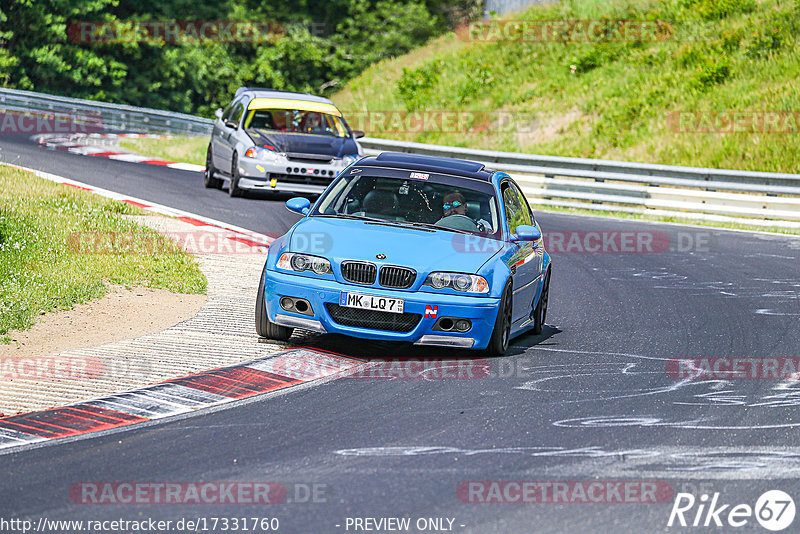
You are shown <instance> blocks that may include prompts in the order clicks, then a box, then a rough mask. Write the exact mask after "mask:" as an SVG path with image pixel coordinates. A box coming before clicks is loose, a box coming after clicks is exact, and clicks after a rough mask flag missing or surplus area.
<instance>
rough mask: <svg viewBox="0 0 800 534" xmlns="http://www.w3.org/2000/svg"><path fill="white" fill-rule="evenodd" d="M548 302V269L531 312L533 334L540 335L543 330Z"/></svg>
mask: <svg viewBox="0 0 800 534" xmlns="http://www.w3.org/2000/svg"><path fill="white" fill-rule="evenodd" d="M549 300H550V269H547V274H546V275H545V276H544V286H542V296H541V297H539V302H538V303H537V304H536V309H534V310H533V330H532V332H533V333H534V334H541V333H542V330H543V329H544V324H545V323H544V322H545V321H546V320H547V303H548V301H549Z"/></svg>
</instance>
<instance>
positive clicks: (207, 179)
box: [203, 143, 222, 189]
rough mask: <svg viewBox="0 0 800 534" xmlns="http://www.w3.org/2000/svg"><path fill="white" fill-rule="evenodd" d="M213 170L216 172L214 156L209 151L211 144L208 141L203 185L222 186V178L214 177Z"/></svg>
mask: <svg viewBox="0 0 800 534" xmlns="http://www.w3.org/2000/svg"><path fill="white" fill-rule="evenodd" d="M215 172H217V169H216V167H214V158H213V155H212V153H211V144H210V143H209V145H208V150H207V151H206V169H205V170H204V171H203V185H205V186H206V187H207V188H209V189H221V188H222V180H220V179H219V178H214V173H215Z"/></svg>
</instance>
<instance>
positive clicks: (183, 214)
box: [0, 163, 275, 249]
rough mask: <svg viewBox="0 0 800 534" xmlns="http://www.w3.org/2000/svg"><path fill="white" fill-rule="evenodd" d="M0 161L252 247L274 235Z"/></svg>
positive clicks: (270, 238) (264, 246)
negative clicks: (221, 234)
mask: <svg viewBox="0 0 800 534" xmlns="http://www.w3.org/2000/svg"><path fill="white" fill-rule="evenodd" d="M0 165H5V166H6V167H11V168H13V169H18V170H21V171H25V172H30V173H32V174H34V175H36V176H38V177H39V178H43V179H45V180H48V181H51V182H55V183H58V184H61V185H65V186H68V187H73V188H75V189H80V190H82V191H89V192H90V193H94V194H96V195H100V196H102V197H105V198H110V199H112V200H117V201H120V202H125V203H126V204H130V205H132V206H136V207H137V208H140V209H142V210H144V211H147V212H150V213H157V214H160V215H166V216H168V217H175V218H176V219H178V220H180V221H183V222H186V223H189V224H191V225H193V226H198V227H202V229H203V230H204V231H210V232H219V233H225V234H226V237H227V239H230V240H231V241H235V242H237V243H241V244H245V245H248V246H251V247H263V248H264V249H266V248H267V247H269V244H270V243H272V242H273V241H274V240H275V237H273V236H268V235H266V234H261V233H258V232H253V231H252V230H248V229H246V228H242V227H240V226H235V225H232V224H228V223H225V222H222V221H218V220H216V219H211V218H209V217H204V216H202V215H197V214H196V213H190V212H188V211H183V210H179V209H176V208H170V207H169V206H164V205H163V204H156V203H154V202H150V201H148V200H142V199H140V198H136V197H131V196H128V195H123V194H121V193H115V192H114V191H109V190H108V189H103V188H100V187H95V186H93V185H89V184H85V183H83V182H79V181H77V180H70V179H69V178H64V177H63V176H58V175H55V174H51V173H49V172H44V171H40V170H36V169H31V168H28V167H20V166H19V165H13V164H11V163H0ZM228 234H230V235H228Z"/></svg>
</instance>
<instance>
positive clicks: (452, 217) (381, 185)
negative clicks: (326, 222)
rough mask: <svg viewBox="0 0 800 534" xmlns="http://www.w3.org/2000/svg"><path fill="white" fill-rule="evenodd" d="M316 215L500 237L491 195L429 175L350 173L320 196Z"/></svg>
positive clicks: (494, 203)
mask: <svg viewBox="0 0 800 534" xmlns="http://www.w3.org/2000/svg"><path fill="white" fill-rule="evenodd" d="M314 215H316V216H329V217H352V218H363V219H374V220H379V221H381V222H391V223H396V224H401V225H411V226H421V227H430V228H438V229H443V230H448V231H452V232H458V233H468V234H475V235H480V236H485V237H492V238H495V239H500V236H501V229H500V224H499V218H498V211H497V203H496V202H495V199H494V195H491V194H488V193H485V192H481V191H477V190H474V189H470V188H469V187H464V186H463V185H462V184H459V185H458V186H454V185H452V184H445V183H433V182H431V181H427V180H425V181H423V180H412V179H408V178H390V177H377V176H369V175H362V174H357V175H348V176H346V177H343V178H342V179H341V180H339V181H338V182H336V183H335V184H334V186H333V188H332V189H331V190H330V191H328V193H327V194H326V195H325V196H324V197H323V198H322V199H321V200H320V203H319V205H318V207H317V209H316V211H315V213H314Z"/></svg>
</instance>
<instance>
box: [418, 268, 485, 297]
mask: <svg viewBox="0 0 800 534" xmlns="http://www.w3.org/2000/svg"><path fill="white" fill-rule="evenodd" d="M423 285H426V286H430V287H432V288H434V289H445V288H451V289H455V290H456V291H461V292H464V293H488V292H489V283H488V282H487V281H486V278H484V277H482V276H478V275H476V274H464V273H442V272H438V273H431V274H429V275H428V278H427V279H426V280H425V283H424V284H423Z"/></svg>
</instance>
